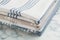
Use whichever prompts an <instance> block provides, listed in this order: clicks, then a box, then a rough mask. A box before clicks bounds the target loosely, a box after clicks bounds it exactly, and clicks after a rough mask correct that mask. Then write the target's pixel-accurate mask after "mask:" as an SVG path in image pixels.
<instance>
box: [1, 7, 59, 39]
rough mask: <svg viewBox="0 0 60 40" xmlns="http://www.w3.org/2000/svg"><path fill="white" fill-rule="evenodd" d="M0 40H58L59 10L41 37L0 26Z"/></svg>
mask: <svg viewBox="0 0 60 40" xmlns="http://www.w3.org/2000/svg"><path fill="white" fill-rule="evenodd" d="M0 40H60V8H59V10H58V12H56V15H55V16H54V17H53V18H52V20H51V22H50V23H49V25H48V26H47V28H46V30H45V31H44V33H43V34H42V36H40V37H38V36H34V35H33V34H28V33H25V32H22V31H19V30H15V29H11V28H9V26H6V25H0Z"/></svg>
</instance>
